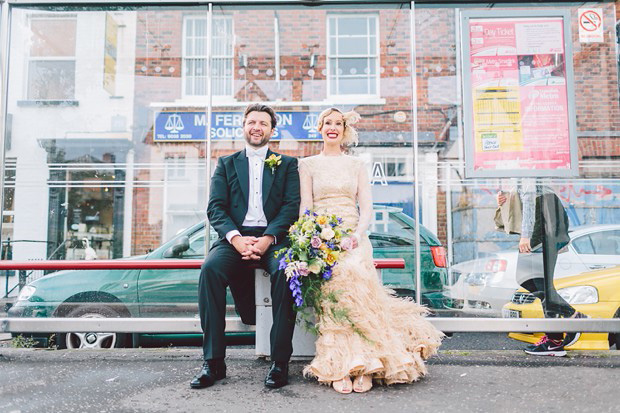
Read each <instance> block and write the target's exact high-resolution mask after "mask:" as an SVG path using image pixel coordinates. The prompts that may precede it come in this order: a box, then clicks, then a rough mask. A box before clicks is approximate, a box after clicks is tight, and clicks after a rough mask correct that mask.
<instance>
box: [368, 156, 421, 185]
mask: <svg viewBox="0 0 620 413" xmlns="http://www.w3.org/2000/svg"><path fill="white" fill-rule="evenodd" d="M374 162H379V163H381V165H382V166H383V172H384V173H385V177H386V179H388V180H390V178H391V180H402V178H408V177H411V176H412V175H413V173H412V172H411V171H408V168H407V163H408V162H409V163H410V162H411V161H410V160H408V159H407V157H405V156H376V157H375V159H374ZM396 178H401V179H396Z"/></svg>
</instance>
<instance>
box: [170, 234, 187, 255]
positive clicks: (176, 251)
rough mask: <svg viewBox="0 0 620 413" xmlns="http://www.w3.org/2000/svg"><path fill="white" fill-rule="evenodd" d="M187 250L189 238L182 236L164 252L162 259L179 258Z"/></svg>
mask: <svg viewBox="0 0 620 413" xmlns="http://www.w3.org/2000/svg"><path fill="white" fill-rule="evenodd" d="M188 249H189V238H188V237H187V236H183V237H181V238H179V239H178V240H177V241H176V242H175V243H174V245H172V246H171V247H170V248H168V249H167V250H166V252H164V258H179V257H180V256H181V254H183V253H184V252H185V251H187V250H188Z"/></svg>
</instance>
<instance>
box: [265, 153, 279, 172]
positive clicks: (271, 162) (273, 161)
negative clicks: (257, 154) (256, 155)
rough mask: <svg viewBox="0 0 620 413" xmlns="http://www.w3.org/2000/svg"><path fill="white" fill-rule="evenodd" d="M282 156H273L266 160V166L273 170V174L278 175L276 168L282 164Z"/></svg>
mask: <svg viewBox="0 0 620 413" xmlns="http://www.w3.org/2000/svg"><path fill="white" fill-rule="evenodd" d="M281 158H282V156H280V155H277V156H276V154H273V153H272V154H271V156H270V157H269V158H267V159H265V165H266V166H268V167H269V168H271V173H272V174H274V173H276V168H277V167H278V166H279V165H280V164H281V163H282V160H281Z"/></svg>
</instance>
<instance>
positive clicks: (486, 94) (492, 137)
mask: <svg viewBox="0 0 620 413" xmlns="http://www.w3.org/2000/svg"><path fill="white" fill-rule="evenodd" d="M473 95H474V96H473V98H474V102H473V109H474V110H473V112H474V125H475V130H474V135H475V142H476V152H492V151H501V152H512V151H522V150H523V134H522V130H521V109H520V108H521V104H520V99H519V87H518V86H497V87H478V88H476V89H474V94H473Z"/></svg>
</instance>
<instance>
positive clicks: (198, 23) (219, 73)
mask: <svg viewBox="0 0 620 413" xmlns="http://www.w3.org/2000/svg"><path fill="white" fill-rule="evenodd" d="M183 23H184V24H183V26H184V27H183V96H206V95H207V81H208V79H207V33H208V32H207V30H208V27H207V18H206V17H204V16H186V17H185V19H184V22H183ZM232 23H233V22H232V18H231V17H230V16H218V17H214V18H213V33H212V42H211V44H212V47H211V54H212V67H211V70H212V75H213V76H212V77H213V83H212V94H213V96H232V95H233V54H234V50H233V28H232V26H233V25H232Z"/></svg>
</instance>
